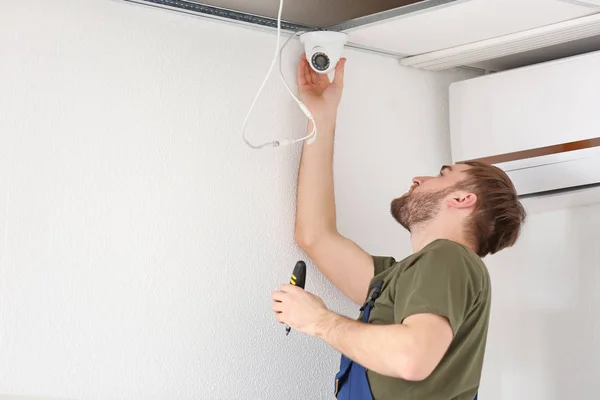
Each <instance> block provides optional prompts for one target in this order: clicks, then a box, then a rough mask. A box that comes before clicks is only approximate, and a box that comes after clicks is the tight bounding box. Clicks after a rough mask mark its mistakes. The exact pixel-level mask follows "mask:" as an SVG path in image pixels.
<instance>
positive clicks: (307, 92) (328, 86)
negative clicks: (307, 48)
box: [298, 53, 346, 119]
mask: <svg viewBox="0 0 600 400" xmlns="http://www.w3.org/2000/svg"><path fill="white" fill-rule="evenodd" d="M345 65H346V59H345V58H342V59H340V61H339V62H338V64H337V66H336V68H335V76H334V79H333V82H329V77H328V76H327V75H326V74H319V73H316V72H315V71H313V69H312V68H311V67H310V65H309V64H308V61H307V60H306V54H305V53H302V57H301V58H300V62H299V64H298V88H299V90H300V98H301V99H302V102H303V103H304V104H305V105H306V106H307V107H308V109H309V110H310V112H311V113H312V114H313V116H314V117H315V118H316V119H321V118H323V117H334V116H335V115H336V113H337V108H338V105H339V104H340V100H341V98H342V91H343V89H344V67H345Z"/></svg>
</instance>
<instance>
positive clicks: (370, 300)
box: [360, 281, 383, 323]
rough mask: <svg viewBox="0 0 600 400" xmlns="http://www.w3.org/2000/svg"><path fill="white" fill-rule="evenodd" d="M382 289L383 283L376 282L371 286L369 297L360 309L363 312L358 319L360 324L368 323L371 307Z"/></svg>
mask: <svg viewBox="0 0 600 400" xmlns="http://www.w3.org/2000/svg"><path fill="white" fill-rule="evenodd" d="M382 288H383V281H377V282H375V283H374V284H373V288H372V289H371V293H369V297H368V298H367V301H365V304H364V305H363V306H362V307H361V308H360V311H362V312H363V313H362V316H361V318H360V320H361V321H362V322H365V323H368V322H369V316H370V315H371V310H372V309H373V306H374V305H375V300H377V298H378V297H379V295H381V290H382Z"/></svg>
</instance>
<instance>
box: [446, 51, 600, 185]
mask: <svg viewBox="0 0 600 400" xmlns="http://www.w3.org/2000/svg"><path fill="white" fill-rule="evenodd" d="M599 71H600V52H594V53H587V54H584V55H580V56H575V57H569V58H565V59H560V60H555V61H551V62H547V63H543V64H537V65H531V66H527V67H523V68H519V69H515V70H510V71H504V72H500V73H495V74H490V75H485V76H481V77H478V78H474V79H469V80H465V81H460V82H456V83H453V84H452V85H451V86H450V100H449V101H450V135H451V147H452V158H453V161H454V162H458V161H467V160H481V161H485V162H488V163H491V164H494V165H496V166H498V167H500V168H502V169H503V170H504V171H506V172H507V174H508V175H509V176H510V178H511V179H512V180H513V182H514V184H515V186H516V188H517V191H518V192H519V194H520V195H522V196H531V195H537V194H541V193H547V192H552V191H556V190H570V189H577V188H581V187H587V186H589V185H594V184H599V183H600V73H599Z"/></svg>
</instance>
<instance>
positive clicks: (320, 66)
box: [312, 53, 330, 71]
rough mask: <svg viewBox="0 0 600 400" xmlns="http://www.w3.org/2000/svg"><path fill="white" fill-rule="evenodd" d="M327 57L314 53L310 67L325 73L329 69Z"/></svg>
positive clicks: (323, 54)
mask: <svg viewBox="0 0 600 400" xmlns="http://www.w3.org/2000/svg"><path fill="white" fill-rule="evenodd" d="M329 64H330V61H329V57H328V56H327V54H325V53H315V54H313V56H312V65H313V67H314V68H315V69H316V70H318V71H325V70H326V69H327V68H329Z"/></svg>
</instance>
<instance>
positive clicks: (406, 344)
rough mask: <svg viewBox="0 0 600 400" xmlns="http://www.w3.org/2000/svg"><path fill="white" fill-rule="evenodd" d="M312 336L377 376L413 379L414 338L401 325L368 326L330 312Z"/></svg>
mask: <svg viewBox="0 0 600 400" xmlns="http://www.w3.org/2000/svg"><path fill="white" fill-rule="evenodd" d="M316 336H317V337H320V338H321V339H323V340H324V341H325V342H327V343H328V344H329V345H330V346H332V347H333V348H335V349H336V350H338V351H339V352H341V353H342V354H344V355H346V357H348V358H350V359H351V360H353V361H355V362H357V363H359V364H360V365H362V366H363V367H365V368H366V369H368V370H372V371H375V372H377V373H379V374H381V375H386V376H392V377H395V378H401V379H406V380H416V379H417V378H416V374H417V371H416V368H415V366H416V363H415V353H416V351H415V348H416V343H415V339H414V337H413V335H412V333H411V332H410V328H408V327H406V326H404V325H401V324H391V325H371V324H365V323H362V322H359V321H354V320H351V319H348V318H346V317H343V316H340V315H338V314H335V313H333V312H327V313H326V314H325V316H324V317H323V318H322V321H321V323H320V324H319V326H318V328H317V332H316Z"/></svg>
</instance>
